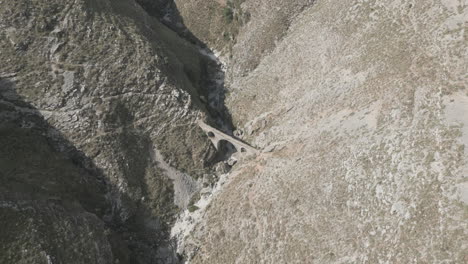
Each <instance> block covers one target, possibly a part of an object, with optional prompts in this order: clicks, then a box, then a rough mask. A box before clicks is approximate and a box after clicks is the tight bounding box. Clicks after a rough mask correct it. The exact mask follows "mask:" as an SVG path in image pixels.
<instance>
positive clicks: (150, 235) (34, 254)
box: [0, 0, 216, 263]
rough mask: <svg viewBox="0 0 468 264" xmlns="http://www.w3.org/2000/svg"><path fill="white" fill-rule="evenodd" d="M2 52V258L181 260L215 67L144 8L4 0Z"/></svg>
mask: <svg viewBox="0 0 468 264" xmlns="http://www.w3.org/2000/svg"><path fill="white" fill-rule="evenodd" d="M0 51H1V52H0V61H2V63H1V64H0V78H1V79H0V96H1V97H0V103H1V107H2V108H1V112H0V129H1V133H2V136H1V147H0V149H1V155H0V164H1V167H0V171H1V179H0V180H1V188H2V192H1V195H2V200H1V206H0V210H1V218H2V223H5V225H6V226H7V227H8V228H6V229H3V228H2V238H1V239H2V243H1V244H2V245H1V251H0V252H1V253H0V258H1V260H0V262H2V263H85V262H86V263H88V262H89V263H90V262H93V263H116V262H117V261H119V263H158V262H161V263H170V262H172V261H177V260H178V259H177V258H176V257H175V255H174V254H173V250H172V249H170V243H169V233H168V232H169V228H170V226H171V225H172V222H173V221H174V217H175V215H176V214H177V212H178V211H179V210H181V209H184V208H185V207H186V206H187V204H188V202H189V199H190V197H191V195H192V194H193V193H194V192H196V191H197V190H198V189H199V183H198V182H197V179H198V178H202V176H203V175H204V173H206V172H208V171H209V170H210V168H209V167H210V166H211V165H212V164H211V159H212V156H213V154H214V149H213V147H212V146H211V145H210V142H209V140H208V139H207V138H206V136H205V135H204V133H203V132H202V131H201V130H200V129H199V128H198V126H197V125H196V124H195V123H194V121H195V120H196V119H197V117H203V116H207V118H209V117H210V112H211V113H213V112H216V109H212V107H210V106H207V104H206V102H202V101H200V98H202V97H203V96H205V97H208V96H207V94H208V93H209V91H207V90H206V89H204V87H205V86H204V84H205V81H206V80H204V78H205V77H204V76H206V70H207V67H209V66H207V65H208V64H210V63H211V62H209V61H208V60H207V59H206V58H205V56H202V55H201V53H200V52H199V50H198V48H197V47H195V46H194V45H192V44H190V43H188V42H186V41H185V40H183V39H182V38H180V37H179V36H178V35H177V34H176V33H174V32H173V31H172V30H169V29H168V28H167V27H165V26H163V25H162V24H161V23H159V22H158V20H156V19H154V18H153V17H151V16H149V15H148V14H147V12H145V11H144V10H143V9H142V8H141V7H140V6H139V5H138V4H137V3H136V2H134V1H132V0H119V1H109V0H98V1H94V0H93V1H87V0H77V1H26V0H24V1H22V0H21V1H2V2H0ZM70 251H72V252H70ZM21 261H23V262H21Z"/></svg>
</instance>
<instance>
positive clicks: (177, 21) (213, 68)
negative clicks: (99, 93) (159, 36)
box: [135, 0, 234, 135]
mask: <svg viewBox="0 0 468 264" xmlns="http://www.w3.org/2000/svg"><path fill="white" fill-rule="evenodd" d="M135 1H136V2H137V3H138V4H140V6H141V7H142V8H143V9H144V10H145V11H146V12H147V13H148V14H149V15H150V16H152V17H155V18H156V19H158V20H159V21H160V22H161V23H162V24H164V25H165V26H166V27H168V28H169V29H171V30H172V31H174V32H175V33H177V34H178V35H179V36H180V37H181V38H182V39H185V40H186V41H187V42H189V43H191V44H192V45H194V46H195V47H196V48H197V49H198V50H199V51H200V54H201V55H202V56H203V58H204V59H203V61H202V65H200V68H201V70H202V73H201V75H202V76H201V78H200V83H198V84H195V85H196V86H197V88H198V91H199V94H200V95H201V96H200V97H201V98H200V100H201V102H202V103H204V104H205V106H206V108H207V110H208V114H209V117H210V118H211V120H210V119H208V120H207V121H208V122H209V123H211V124H212V125H214V126H216V127H219V128H221V129H222V130H224V131H225V132H227V133H228V134H231V135H232V131H233V129H234V126H233V124H232V117H231V114H230V113H229V110H228V109H227V107H226V105H225V99H226V92H227V90H226V89H225V87H224V79H225V73H224V70H223V65H222V63H221V62H220V61H219V60H218V58H217V57H216V56H215V55H214V53H213V51H212V50H211V49H210V48H209V47H208V46H207V45H206V44H205V43H203V41H201V40H200V39H198V38H197V37H196V36H195V35H194V34H193V33H192V32H190V30H188V29H187V27H186V26H185V25H184V20H183V18H182V16H181V15H180V13H179V11H178V9H177V6H176V4H175V2H174V0H135ZM187 75H188V76H189V77H190V73H187ZM190 79H195V78H190Z"/></svg>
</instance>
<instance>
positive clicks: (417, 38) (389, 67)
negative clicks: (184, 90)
mask: <svg viewBox="0 0 468 264" xmlns="http://www.w3.org/2000/svg"><path fill="white" fill-rule="evenodd" d="M251 2H252V3H250V1H246V2H245V3H244V5H245V7H250V8H251V9H249V10H250V12H251V13H252V17H251V20H250V22H249V24H247V25H246V29H242V30H241V31H240V35H239V36H238V39H239V40H242V39H248V40H251V41H252V42H254V43H255V40H256V39H262V38H263V39H264V41H265V43H264V45H268V46H270V47H271V46H272V44H269V43H271V38H270V37H269V35H268V34H266V35H265V33H267V32H269V31H268V30H267V28H265V26H264V24H262V21H265V19H266V18H265V16H274V15H275V10H285V9H284V8H283V6H288V3H290V4H291V5H289V6H293V5H292V3H293V2H294V3H298V2H297V1H281V4H275V3H271V1H251ZM253 6H256V7H253ZM252 9H254V10H252ZM255 10H256V12H259V13H260V14H257V15H256V13H255ZM290 18H291V19H292V21H293V22H292V23H291V25H290V27H289V28H288V29H287V30H286V31H284V33H283V34H277V33H276V34H275V35H276V36H277V37H278V40H277V41H276V42H275V43H274V45H273V48H271V50H270V51H269V52H266V53H263V54H262V55H261V56H260V62H259V64H258V67H255V68H254V69H253V70H250V69H249V68H248V67H245V64H244V63H245V62H246V61H248V60H245V59H244V57H243V56H247V55H252V57H255V53H252V52H251V50H250V49H249V48H248V47H249V45H248V44H245V43H244V42H242V41H238V42H237V43H236V44H235V45H234V47H233V54H232V55H233V58H232V59H231V60H230V62H231V65H230V67H229V68H230V71H228V72H229V74H230V83H229V92H230V96H229V98H228V108H229V109H230V111H231V114H232V116H233V120H234V124H235V125H237V126H238V127H239V128H243V130H244V135H245V137H244V138H245V139H246V140H247V141H251V142H253V143H254V144H255V145H256V146H257V147H259V148H261V149H263V150H264V153H263V154H261V155H260V156H258V157H257V158H256V159H255V160H252V161H250V162H245V163H243V164H240V165H238V167H237V168H236V169H235V170H234V171H233V172H232V173H231V174H230V175H229V177H230V180H229V181H228V183H225V184H224V187H223V191H221V192H219V193H218V194H217V196H216V197H215V198H213V200H212V203H211V205H210V206H209V208H208V209H207V210H206V214H205V216H204V218H203V220H202V221H201V223H200V224H199V225H198V227H197V228H196V230H197V231H196V232H194V233H193V235H191V236H190V237H189V238H188V240H190V241H191V242H192V243H193V245H192V248H191V249H190V250H188V251H190V252H195V253H193V261H192V262H193V263H466V262H467V261H468V255H467V250H468V233H467V230H468V226H467V225H468V215H467V206H468V200H467V193H468V190H467V186H468V185H467V178H466V177H467V172H468V167H467V161H468V155H467V153H466V145H467V144H468V141H467V138H468V137H467V135H468V130H467V129H466V127H467V126H468V119H467V116H468V92H467V90H466V89H467V84H468V75H467V72H468V71H467V70H468V60H467V58H468V50H467V43H468V38H467V23H468V3H466V1H465V2H464V1H449V0H448V1H424V2H421V1H385V2H381V1H320V0H317V1H315V3H314V4H313V5H311V6H308V7H307V8H306V9H305V10H304V11H303V12H302V13H300V14H299V15H298V14H297V13H296V12H294V17H290ZM268 25H271V24H268ZM251 32H262V33H264V34H255V36H252V35H251V34H252V33H251ZM252 45H255V46H256V47H258V44H256V43H255V44H252ZM236 51H239V53H236ZM242 51H245V52H246V53H242ZM239 61H240V62H239ZM253 65H255V64H253ZM239 69H244V71H243V72H242V71H239ZM187 247H188V246H187Z"/></svg>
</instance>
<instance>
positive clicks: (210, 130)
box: [197, 120, 258, 155]
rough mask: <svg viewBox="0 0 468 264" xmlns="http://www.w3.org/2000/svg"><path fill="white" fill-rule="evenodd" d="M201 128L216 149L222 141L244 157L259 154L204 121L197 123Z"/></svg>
mask: <svg viewBox="0 0 468 264" xmlns="http://www.w3.org/2000/svg"><path fill="white" fill-rule="evenodd" d="M197 123H198V125H199V126H200V128H201V129H202V130H203V131H204V132H205V134H206V135H207V136H208V138H209V139H210V140H211V142H212V143H213V145H214V146H215V148H216V149H219V148H220V146H221V145H220V142H221V141H227V142H229V143H230V144H232V145H233V146H234V148H235V149H236V151H237V152H239V153H242V154H244V155H251V154H258V150H257V149H255V148H253V147H251V146H249V145H248V144H246V143H244V142H242V141H241V140H239V139H237V138H235V137H233V136H230V135H228V134H226V133H224V132H222V131H220V130H218V129H216V128H214V127H211V126H209V125H207V124H205V123H204V122H203V121H201V120H199V121H197Z"/></svg>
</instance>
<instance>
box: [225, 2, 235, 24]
mask: <svg viewBox="0 0 468 264" xmlns="http://www.w3.org/2000/svg"><path fill="white" fill-rule="evenodd" d="M223 16H224V19H225V20H226V22H227V23H231V22H232V20H233V19H234V11H232V8H231V7H229V6H227V7H225V8H223Z"/></svg>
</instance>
